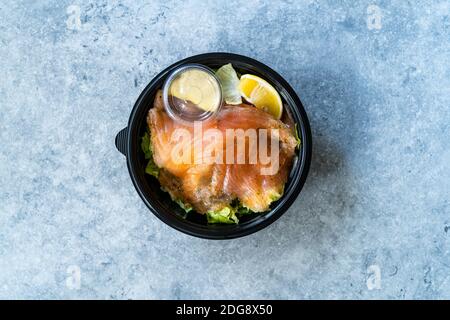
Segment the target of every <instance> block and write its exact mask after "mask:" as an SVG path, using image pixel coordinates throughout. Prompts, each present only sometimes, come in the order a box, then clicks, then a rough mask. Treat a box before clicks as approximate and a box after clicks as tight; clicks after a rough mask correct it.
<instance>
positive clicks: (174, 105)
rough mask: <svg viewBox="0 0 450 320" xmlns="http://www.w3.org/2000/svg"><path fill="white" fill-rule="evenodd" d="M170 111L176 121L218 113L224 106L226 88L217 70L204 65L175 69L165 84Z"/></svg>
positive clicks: (165, 97)
mask: <svg viewBox="0 0 450 320" xmlns="http://www.w3.org/2000/svg"><path fill="white" fill-rule="evenodd" d="M163 100H164V106H165V108H166V112H167V113H168V114H169V116H170V117H172V118H173V119H174V120H176V121H180V122H184V123H185V124H193V123H194V122H195V121H205V120H208V119H210V118H212V117H214V116H215V115H216V114H217V113H218V112H219V110H220V108H221V106H222V89H221V86H220V82H219V80H218V79H217V77H216V76H215V74H214V72H213V71H212V70H211V69H209V68H207V67H205V66H202V65H198V64H186V65H183V66H181V67H179V68H178V69H175V70H174V71H173V72H172V73H171V74H170V75H169V76H168V78H167V80H166V82H165V83H164V86H163Z"/></svg>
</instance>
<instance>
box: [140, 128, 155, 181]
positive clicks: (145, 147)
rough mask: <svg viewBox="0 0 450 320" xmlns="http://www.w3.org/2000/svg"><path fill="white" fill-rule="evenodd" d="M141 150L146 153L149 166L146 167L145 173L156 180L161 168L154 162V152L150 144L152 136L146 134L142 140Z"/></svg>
mask: <svg viewBox="0 0 450 320" xmlns="http://www.w3.org/2000/svg"><path fill="white" fill-rule="evenodd" d="M141 148H142V151H143V152H144V155H145V159H147V160H148V163H147V166H146V167H145V172H146V173H148V174H149V175H151V176H154V177H155V178H158V176H159V168H158V166H157V165H156V164H155V161H153V151H152V146H151V143H150V134H149V133H148V132H146V133H145V134H144V136H143V137H142V139H141Z"/></svg>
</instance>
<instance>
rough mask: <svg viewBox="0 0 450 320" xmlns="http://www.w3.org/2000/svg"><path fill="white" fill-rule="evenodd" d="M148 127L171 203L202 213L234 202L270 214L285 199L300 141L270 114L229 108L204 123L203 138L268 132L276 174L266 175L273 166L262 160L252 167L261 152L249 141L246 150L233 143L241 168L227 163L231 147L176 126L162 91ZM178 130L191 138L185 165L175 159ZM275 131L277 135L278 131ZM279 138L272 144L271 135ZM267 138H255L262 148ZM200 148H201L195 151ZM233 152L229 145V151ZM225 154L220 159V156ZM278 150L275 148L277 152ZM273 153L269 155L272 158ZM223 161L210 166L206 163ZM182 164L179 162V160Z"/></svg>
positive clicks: (185, 142) (186, 146) (245, 107)
mask: <svg viewBox="0 0 450 320" xmlns="http://www.w3.org/2000/svg"><path fill="white" fill-rule="evenodd" d="M147 124H148V127H149V129H150V139H151V140H150V141H151V146H152V152H153V160H154V162H155V164H156V165H157V166H158V167H159V168H160V173H159V177H158V179H159V182H160V184H161V186H162V188H163V189H164V190H165V191H167V192H169V194H170V195H171V197H172V199H174V200H175V199H177V200H182V201H183V202H185V203H188V204H190V205H191V206H192V207H193V209H195V210H196V211H197V212H198V213H201V214H204V213H207V212H208V211H216V210H221V209H222V208H224V207H226V206H230V205H231V203H232V202H233V201H234V200H239V201H240V203H241V204H242V205H243V206H244V207H246V208H248V209H250V210H251V211H253V212H264V211H267V210H268V209H269V206H270V204H271V202H273V201H274V200H277V199H278V198H280V197H281V195H282V194H283V190H284V185H285V183H286V181H287V177H288V174H289V171H290V168H291V166H292V161H293V158H294V155H295V148H296V146H297V140H296V138H295V136H294V134H293V132H292V128H290V127H288V126H287V125H286V124H284V123H283V122H281V121H279V120H276V119H274V118H273V117H272V116H271V115H270V114H268V113H266V112H264V111H262V110H259V109H256V108H255V107H253V106H250V105H246V104H241V105H225V106H224V107H223V108H222V109H221V110H220V112H219V114H218V115H217V116H216V117H215V118H214V119H213V120H209V121H206V122H203V123H202V130H203V133H204V132H205V131H208V129H214V130H215V131H216V132H217V133H221V134H222V136H223V137H226V135H227V133H228V132H229V131H227V130H229V129H235V130H236V129H242V130H244V131H245V130H247V129H256V130H257V131H256V132H258V133H260V132H263V131H261V130H262V129H266V131H264V132H266V133H267V137H266V139H267V141H268V145H269V146H278V147H277V148H278V150H279V156H278V161H279V162H278V170H277V173H276V174H272V175H266V174H262V171H261V169H262V168H265V167H266V168H268V167H269V166H270V164H263V163H262V162H261V161H259V159H257V161H256V163H254V162H253V163H250V161H249V160H250V157H251V156H250V155H251V152H259V150H257V148H256V149H255V146H253V148H251V146H250V143H249V141H248V138H246V140H245V141H246V144H245V148H244V149H239V150H238V148H237V139H234V140H233V139H232V140H230V141H231V142H232V144H231V148H232V149H233V150H234V156H235V157H237V155H238V154H241V156H242V157H243V159H244V160H245V161H244V162H245V163H243V164H241V163H236V158H233V159H234V161H231V162H230V161H228V159H227V158H226V154H227V150H226V146H227V143H226V142H225V141H224V140H222V141H220V140H218V139H207V138H205V136H196V135H195V132H194V127H193V126H188V125H183V124H182V123H179V122H177V121H174V120H173V119H172V118H171V117H169V115H168V114H167V113H166V112H165V110H164V107H163V101H162V92H161V91H158V93H157V94H156V97H155V100H154V105H153V108H151V109H150V110H149V112H148V116H147ZM177 129H183V130H185V131H184V132H186V133H189V134H190V138H189V139H187V140H183V143H182V145H183V151H189V152H187V154H189V156H188V157H187V158H184V159H185V160H188V161H184V163H180V162H179V161H175V160H174V156H173V153H174V149H175V148H179V146H180V144H179V140H176V139H173V134H174V132H175V131H176V130H177ZM274 129H277V130H274ZM275 131H276V132H277V134H276V135H275V137H276V138H277V139H276V141H275V142H274V143H276V145H274V144H271V143H272V139H273V136H272V135H271V134H272V132H274V133H275ZM262 137H264V134H263V136H260V135H257V140H258V143H257V146H258V147H259V146H260V143H261V139H262ZM198 144H201V145H202V148H201V149H200V148H196V146H197V145H198ZM228 147H229V146H228ZM208 148H209V149H210V150H213V151H214V152H212V153H211V154H210V157H206V158H203V162H201V163H196V162H195V159H196V157H200V158H199V159H201V156H202V155H203V156H204V155H205V150H206V149H208ZM218 150H222V154H220V152H217V151H218ZM274 150H275V149H274ZM271 152H272V148H269V150H268V154H269V155H271V154H272V153H271ZM216 158H217V159H221V161H210V162H206V163H205V159H210V160H213V159H216ZM178 160H179V159H178Z"/></svg>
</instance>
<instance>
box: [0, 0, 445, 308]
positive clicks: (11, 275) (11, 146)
mask: <svg viewBox="0 0 450 320" xmlns="http://www.w3.org/2000/svg"><path fill="white" fill-rule="evenodd" d="M211 51H227V52H235V53H240V54H244V55H248V56H251V57H254V58H256V59H258V60H260V61H262V62H264V63H266V64H268V65H270V66H271V67H273V68H274V69H276V70H278V71H279V72H280V73H281V74H282V75H283V76H284V77H285V78H286V79H287V80H288V81H289V82H290V83H291V84H292V86H293V87H294V88H295V90H296V91H297V92H298V94H299V95H300V97H301V99H302V101H303V103H304V105H305V108H306V110H307V112H308V114H309V116H310V120H311V125H312V130H313V138H314V158H313V162H312V167H311V172H310V176H309V178H308V181H307V183H306V185H305V188H304V190H303V191H302V193H301V195H300V196H299V198H298V199H297V201H296V202H295V204H294V205H293V206H292V208H291V209H290V210H289V211H288V212H287V213H286V214H285V215H284V216H283V217H282V218H281V219H280V220H278V221H277V222H276V223H274V224H273V225H271V226H270V227H268V228H266V229H264V230H262V231H260V232H258V233H256V234H254V235H251V236H248V237H245V238H241V239H237V240H232V241H207V240H201V239H196V238H193V237H190V236H187V235H184V234H182V233H180V232H177V231H175V230H173V229H171V228H170V227H168V226H166V225H164V224H163V223H162V222H160V221H159V220H158V219H157V218H156V217H154V216H153V215H152V214H151V213H150V212H149V211H148V210H147V209H146V207H145V206H144V204H143V203H142V201H141V200H140V198H139V196H138V195H137V193H136V192H135V190H134V188H133V186H132V183H131V180H130V178H129V175H128V172H127V169H126V164H125V159H124V157H123V156H122V155H121V154H119V153H118V152H117V150H116V149H115V147H114V137H115V134H116V133H117V132H118V131H119V130H120V129H122V128H123V127H124V126H125V125H126V123H127V120H128V116H129V112H130V110H131V108H132V106H133V104H134V102H135V100H136V98H137V97H138V95H139V93H140V92H141V91H142V89H143V88H144V87H145V85H146V84H147V83H148V82H149V81H150V80H151V79H152V77H153V76H154V75H155V74H157V73H158V72H159V71H160V70H162V69H163V68H164V67H166V66H168V65H169V64H171V63H173V62H175V61H177V60H179V59H181V58H184V57H187V56H190V55H193V54H197V53H203V52H211ZM449 62H450V3H449V2H448V1H446V0H442V1H432V0H424V1H411V2H410V1H385V0H378V1H358V2H355V1H313V0H311V1H276V2H275V1H274V2H272V1H258V0H246V1H236V0H233V1H226V2H225V1H217V2H214V1H207V2H206V1H200V0H196V1H167V0H164V1H162V0H158V1H151V2H149V1H148V2H144V1H135V0H128V1H127V0H116V1H95V2H94V1H75V0H71V1H67V0H64V1H15V0H14V1H12V0H4V1H1V2H0V75H1V80H0V138H1V140H0V141H1V148H0V298H32V299H48V298H49V299H56V298H99V299H103V298H113V299H138V298H161V299H167V298H171V299H179V298H192V299H200V298H214V299H221V298H226V299H230V298H244V297H245V298H262V299H268V298H275V299H278V298H282V299H298V298H306V299H310V298H320V299H337V298H344V299H351V298H356V299H361V298H363V299H374V298H387V299H404V298H424V299H432V298H450V145H449V144H450V143H449V141H450V140H449V139H450V127H449V124H450V63H449Z"/></svg>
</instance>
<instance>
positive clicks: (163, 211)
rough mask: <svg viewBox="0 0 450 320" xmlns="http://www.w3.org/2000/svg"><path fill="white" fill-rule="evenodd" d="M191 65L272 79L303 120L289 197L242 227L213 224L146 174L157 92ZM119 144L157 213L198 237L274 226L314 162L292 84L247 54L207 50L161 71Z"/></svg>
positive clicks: (294, 114) (138, 185) (246, 219)
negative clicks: (143, 144) (143, 143)
mask: <svg viewBox="0 0 450 320" xmlns="http://www.w3.org/2000/svg"><path fill="white" fill-rule="evenodd" d="M186 63H199V64H203V65H206V66H208V67H210V68H213V69H214V68H218V67H220V66H222V65H224V64H227V63H232V64H233V66H234V67H235V68H236V70H237V71H238V72H240V73H251V74H255V75H257V76H260V77H261V78H263V79H266V80H267V81H269V82H270V83H271V84H272V85H273V86H274V87H275V88H276V89H277V90H278V92H279V93H280V96H281V97H282V99H283V100H284V103H285V108H287V109H288V110H287V111H288V112H289V113H290V115H291V117H292V119H293V120H294V121H295V123H297V126H298V131H299V133H300V135H301V136H300V138H301V141H302V144H301V148H300V150H299V152H298V157H297V160H296V161H295V162H294V165H293V167H292V170H291V173H290V175H289V179H288V181H287V183H286V185H285V192H284V195H283V197H281V199H279V200H278V201H276V202H275V203H273V204H272V205H271V208H272V209H271V210H270V211H268V212H265V213H262V214H253V215H249V216H244V217H242V218H241V219H240V222H239V224H237V225H221V224H212V225H208V224H207V222H206V217H205V216H203V215H200V214H198V213H195V212H190V213H189V214H188V215H187V216H186V214H185V212H184V211H183V210H182V209H181V208H180V207H179V206H178V204H176V203H175V202H173V201H172V200H171V199H170V196H169V195H168V193H166V192H163V191H162V190H161V188H160V185H159V182H158V181H157V179H155V178H154V177H152V176H149V175H148V174H145V172H144V168H145V166H146V160H145V159H144V155H143V153H142V151H141V150H140V140H141V139H140V138H141V137H142V136H143V134H144V132H145V131H146V126H147V124H146V116H147V113H148V110H149V109H150V108H151V107H152V106H153V99H154V97H155V93H156V92H157V90H158V89H160V88H161V87H162V85H163V83H164V80H165V79H166V77H167V76H168V74H169V73H170V72H171V71H172V70H174V69H175V68H177V67H179V66H181V65H183V64H186ZM115 143H116V147H117V149H118V150H119V151H120V152H121V153H123V154H124V155H125V156H126V158H127V166H128V171H129V173H130V176H131V180H132V181H133V184H134V186H135V188H136V190H137V192H138V193H139V195H140V197H141V198H142V200H143V201H144V202H145V204H146V205H147V207H148V208H149V209H150V211H151V212H153V214H155V215H156V216H157V217H158V218H159V219H161V220H162V221H163V222H165V223H166V224H168V225H169V226H171V227H173V228H175V229H177V230H179V231H182V232H184V233H187V234H189V235H192V236H196V237H200V238H207V239H232V238H237V237H242V236H245V235H248V234H251V233H253V232H256V231H258V230H261V229H262V228H264V227H266V226H268V225H269V224H271V223H272V222H274V221H275V220H277V219H278V218H279V217H280V216H281V215H282V214H283V213H285V212H286V211H287V209H288V208H289V207H290V206H291V205H292V203H293V202H294V200H295V199H296V198H297V196H298V194H299V193H300V191H301V189H302V187H303V185H304V183H305V181H306V177H307V175H308V171H309V166H310V163H311V153H312V142H311V129H310V126H309V121H308V118H307V115H306V112H305V110H304V108H303V106H302V103H301V102H300V99H299V98H298V96H297V94H296V93H295V92H294V90H293V89H292V88H291V86H290V85H289V84H288V83H287V82H286V81H285V80H284V79H283V78H282V77H281V76H280V75H279V74H278V73H276V72H275V71H274V70H272V69H271V68H269V67H268V66H266V65H264V64H262V63H260V62H258V61H256V60H254V59H251V58H248V57H245V56H241V55H237V54H231V53H206V54H201V55H196V56H192V57H189V58H186V59H184V60H181V61H179V62H177V63H174V64H173V65H171V66H170V67H168V68H166V69H165V70H163V71H162V72H160V73H159V74H158V75H157V76H156V77H155V78H154V79H153V80H152V81H151V82H150V83H149V84H148V85H147V87H146V88H145V89H144V91H143V92H142V93H141V95H140V96H139V98H138V100H137V101H136V104H135V105H134V108H133V110H132V111H131V115H130V119H129V122H128V126H127V127H126V128H125V129H123V130H121V131H120V132H119V133H118V134H117V136H116V141H115Z"/></svg>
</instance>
